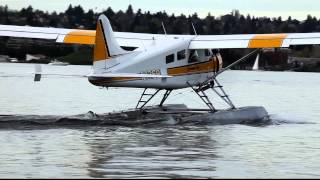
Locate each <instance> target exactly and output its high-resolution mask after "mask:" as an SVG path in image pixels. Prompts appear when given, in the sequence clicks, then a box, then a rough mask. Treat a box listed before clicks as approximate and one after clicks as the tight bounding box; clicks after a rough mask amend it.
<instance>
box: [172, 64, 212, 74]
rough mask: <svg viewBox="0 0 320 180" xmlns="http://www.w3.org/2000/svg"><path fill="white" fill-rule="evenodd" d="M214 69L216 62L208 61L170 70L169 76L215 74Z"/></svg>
mask: <svg viewBox="0 0 320 180" xmlns="http://www.w3.org/2000/svg"><path fill="white" fill-rule="evenodd" d="M214 68H215V64H214V61H211V60H210V61H206V62H202V63H198V64H192V65H187V66H182V67H175V68H169V69H168V75H169V76H182V75H189V74H198V73H206V72H213V70H214Z"/></svg>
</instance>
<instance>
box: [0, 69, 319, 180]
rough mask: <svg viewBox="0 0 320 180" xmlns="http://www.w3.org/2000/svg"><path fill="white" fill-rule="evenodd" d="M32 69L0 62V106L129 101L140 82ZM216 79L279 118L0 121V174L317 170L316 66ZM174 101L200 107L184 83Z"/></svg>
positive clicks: (46, 109)
mask: <svg viewBox="0 0 320 180" xmlns="http://www.w3.org/2000/svg"><path fill="white" fill-rule="evenodd" d="M43 70H44V72H48V73H50V72H52V73H53V72H56V73H58V72H70V73H71V72H74V73H79V72H82V73H85V74H86V73H88V72H89V71H90V67H88V66H66V67H49V66H44V68H43ZM32 71H33V66H32V65H28V64H1V66H0V74H1V75H0V107H1V108H0V114H2V115H12V114H21V115H26V114H38V115H74V114H82V113H86V112H88V111H89V110H92V111H94V112H96V113H105V112H112V111H113V110H121V109H128V108H132V107H133V106H134V105H135V103H136V101H137V99H138V98H139V94H140V93H141V92H142V90H140V89H121V88H120V89H108V90H106V89H99V88H97V87H95V86H91V85H89V84H88V82H87V80H86V79H81V78H52V79H51V78H43V80H44V81H41V83H33V82H32V80H33V78H32V75H24V74H25V73H26V72H28V73H30V72H32ZM8 74H9V75H15V76H11V77H8V76H7V75H8ZM20 76H22V77H20ZM220 80H221V82H222V83H223V84H224V86H225V88H226V91H227V93H229V94H230V95H231V98H232V99H233V102H234V103H235V104H236V106H238V107H239V106H261V105H263V106H264V107H265V108H266V109H267V111H268V112H269V113H270V114H271V119H272V122H273V123H271V124H270V125H267V126H247V125H240V124H231V125H230V124H229V125H221V126H207V125H201V126H192V125H188V126H161V127H160V126H159V127H158V126H150V127H121V126H112V127H107V126H104V127H101V126H73V127H66V126H59V127H54V128H46V129H44V128H42V129H35V128H33V129H32V130H28V129H20V130H19V129H15V128H9V129H3V128H0V129H1V130H0V137H1V138H0V144H1V148H0V152H1V153H0V162H1V163H0V177H1V178H153V177H154V178H318V177H320V172H319V169H320V164H319V162H320V141H319V139H320V130H319V129H320V127H319V117H320V111H319V107H320V101H318V99H319V97H320V84H319V82H320V75H319V74H316V73H294V72H250V71H227V72H225V74H224V75H222V76H221V77H220ZM208 94H209V95H210V97H214V96H213V94H210V93H208ZM156 100H158V99H156ZM168 103H174V104H176V103H178V104H181V103H185V104H186V105H187V106H188V107H197V108H202V107H204V105H203V103H202V102H201V100H199V99H198V97H196V96H194V95H193V94H192V93H191V92H190V91H189V90H188V89H184V90H180V91H177V92H173V94H172V96H170V97H169V99H168ZM214 103H215V105H216V106H217V107H223V105H224V104H223V103H221V102H220V101H218V100H215V101H214ZM13 126H14V124H13Z"/></svg>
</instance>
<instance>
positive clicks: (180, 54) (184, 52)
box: [177, 50, 186, 60]
mask: <svg viewBox="0 0 320 180" xmlns="http://www.w3.org/2000/svg"><path fill="white" fill-rule="evenodd" d="M177 57H178V60H182V59H185V58H186V50H182V51H179V52H178V53H177Z"/></svg>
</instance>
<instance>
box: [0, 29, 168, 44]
mask: <svg viewBox="0 0 320 180" xmlns="http://www.w3.org/2000/svg"><path fill="white" fill-rule="evenodd" d="M114 35H115V38H116V39H117V41H118V43H119V45H120V46H126V47H142V46H143V45H146V44H148V43H150V42H151V41H153V40H154V38H157V39H158V38H163V37H164V35H161V34H146V33H126V32H114ZM0 36H8V37H21V38H36V39H48V40H55V41H56V42H58V43H71V44H85V45H94V44H95V38H96V31H95V30H80V29H63V28H46V27H30V26H12V25H0Z"/></svg>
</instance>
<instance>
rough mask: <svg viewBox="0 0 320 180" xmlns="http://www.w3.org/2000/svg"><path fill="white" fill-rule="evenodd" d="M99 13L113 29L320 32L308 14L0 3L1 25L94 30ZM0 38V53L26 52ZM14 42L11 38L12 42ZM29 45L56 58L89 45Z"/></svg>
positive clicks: (203, 32)
mask: <svg viewBox="0 0 320 180" xmlns="http://www.w3.org/2000/svg"><path fill="white" fill-rule="evenodd" d="M212 12H214V9H212ZM100 14H105V15H106V16H107V17H108V18H109V20H110V21H111V24H112V27H113V29H114V31H122V32H138V33H155V34H163V33H164V30H163V28H162V23H163V24H164V26H165V29H166V32H167V33H168V34H194V30H193V27H192V24H193V25H194V26H195V29H196V31H197V34H201V35H207V34H211V35H222V34H260V33H305V32H320V19H317V18H316V17H313V16H311V15H307V16H306V19H305V20H304V21H298V20H296V19H293V18H292V17H288V18H287V19H286V20H283V19H282V18H281V17H278V18H270V17H255V16H251V15H249V14H248V15H243V14H241V13H240V12H239V11H238V10H233V11H232V12H230V13H229V14H226V15H222V16H214V15H213V14H211V13H208V15H207V16H206V17H204V18H200V17H199V16H198V14H197V13H194V14H192V15H188V16H186V15H183V14H180V15H175V14H168V13H166V12H165V11H161V12H156V13H151V12H150V11H146V12H142V10H141V9H138V10H137V11H134V10H133V7H132V6H131V5H129V6H128V8H127V10H125V11H122V10H119V11H117V12H116V11H114V10H113V9H112V8H111V7H108V8H107V9H105V10H103V11H102V12H94V11H93V10H92V9H90V10H88V11H85V10H84V9H83V8H82V7H81V6H80V5H78V6H72V5H71V4H70V5H69V7H68V8H67V9H66V10H65V12H60V13H57V12H55V11H54V12H52V13H49V12H44V11H41V10H38V9H34V8H33V7H32V6H29V7H26V8H22V9H21V10H10V9H9V7H8V6H3V5H2V6H0V24H6V25H29V26H38V27H57V28H74V29H91V30H94V29H95V27H96V20H97V18H98V16H99V15H100ZM0 40H1V41H0V48H1V49H0V54H1V53H2V54H3V53H7V54H12V55H14V54H15V55H17V54H19V52H23V53H25V51H26V50H25V49H26V48H22V45H23V44H22V45H21V46H19V45H18V44H17V43H12V38H3V37H2V38H1V39H0ZM15 41H16V40H15ZM15 41H14V40H13V42H15ZM21 41H23V40H21ZM35 41H37V40H35ZM8 43H9V47H8ZM10 43H11V44H14V48H12V46H10ZM17 47H18V48H17ZM30 48H31V49H29V50H28V52H30V53H43V54H46V55H49V56H56V57H57V56H61V55H65V54H66V53H71V52H74V51H79V49H80V50H83V49H84V50H90V48H91V47H82V46H80V47H77V48H74V46H68V45H56V44H53V45H49V44H46V47H45V48H44V47H43V46H42V48H41V47H37V45H36V44H35V45H31V46H30ZM301 48H305V47H301ZM17 49H20V51H17ZM40 50H41V51H40ZM23 53H21V56H22V54H23ZM238 56H240V55H238Z"/></svg>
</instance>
